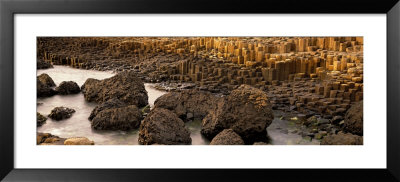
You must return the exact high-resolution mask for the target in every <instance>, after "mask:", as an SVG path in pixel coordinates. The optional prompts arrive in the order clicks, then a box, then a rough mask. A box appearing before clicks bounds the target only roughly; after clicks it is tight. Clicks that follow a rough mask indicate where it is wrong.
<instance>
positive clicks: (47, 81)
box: [37, 73, 56, 87]
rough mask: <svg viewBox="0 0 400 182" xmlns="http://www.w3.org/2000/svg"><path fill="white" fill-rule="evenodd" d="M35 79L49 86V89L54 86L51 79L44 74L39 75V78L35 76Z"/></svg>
mask: <svg viewBox="0 0 400 182" xmlns="http://www.w3.org/2000/svg"><path fill="white" fill-rule="evenodd" d="M37 79H38V80H39V81H40V82H42V83H43V84H44V85H46V86H49V87H54V86H56V84H55V83H54V81H53V79H52V78H51V77H50V76H49V75H48V74H46V73H42V74H40V75H39V76H37Z"/></svg>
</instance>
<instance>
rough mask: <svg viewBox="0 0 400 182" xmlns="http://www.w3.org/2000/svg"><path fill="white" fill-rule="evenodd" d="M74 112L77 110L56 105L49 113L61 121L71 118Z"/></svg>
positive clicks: (51, 116)
mask: <svg viewBox="0 0 400 182" xmlns="http://www.w3.org/2000/svg"><path fill="white" fill-rule="evenodd" d="M74 112H75V110H74V109H70V108H67V107H56V108H54V109H53V110H51V113H50V114H49V115H48V117H49V118H51V119H54V120H57V121H59V120H63V119H67V118H70V117H71V116H72V114H73V113H74Z"/></svg>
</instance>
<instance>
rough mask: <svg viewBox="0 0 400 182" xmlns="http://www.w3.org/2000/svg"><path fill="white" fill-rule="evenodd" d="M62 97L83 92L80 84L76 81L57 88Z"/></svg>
mask: <svg viewBox="0 0 400 182" xmlns="http://www.w3.org/2000/svg"><path fill="white" fill-rule="evenodd" d="M55 90H56V92H57V93H58V94H60V95H68V94H77V93H79V92H80V91H81V88H79V86H78V84H77V83H76V82H74V81H63V82H61V83H60V85H59V86H58V87H56V88H55Z"/></svg>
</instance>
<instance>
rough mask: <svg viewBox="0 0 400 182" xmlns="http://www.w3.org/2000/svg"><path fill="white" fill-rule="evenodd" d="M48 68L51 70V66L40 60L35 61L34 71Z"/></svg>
mask: <svg viewBox="0 0 400 182" xmlns="http://www.w3.org/2000/svg"><path fill="white" fill-rule="evenodd" d="M48 68H53V65H52V64H50V63H48V62H46V61H44V60H41V59H39V60H37V62H36V69H48Z"/></svg>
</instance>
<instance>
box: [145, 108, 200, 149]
mask: <svg viewBox="0 0 400 182" xmlns="http://www.w3.org/2000/svg"><path fill="white" fill-rule="evenodd" d="M138 141H139V144H142V145H153V144H163V145H188V144H191V143H192V139H191V138H190V132H189V130H188V129H187V128H185V123H184V122H183V121H182V120H181V119H180V118H179V117H178V116H177V115H176V114H175V113H173V112H171V111H170V110H167V109H162V108H156V109H153V110H151V112H150V113H149V115H148V116H147V117H146V118H145V119H144V120H143V122H142V124H141V125H140V131H139V139H138Z"/></svg>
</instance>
